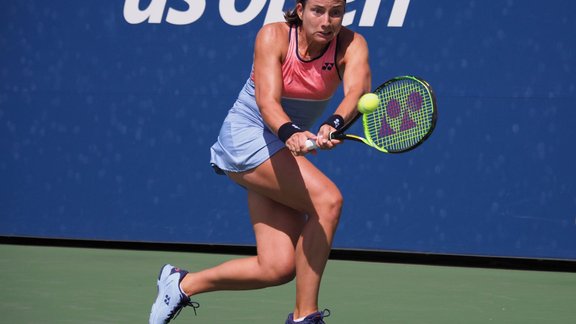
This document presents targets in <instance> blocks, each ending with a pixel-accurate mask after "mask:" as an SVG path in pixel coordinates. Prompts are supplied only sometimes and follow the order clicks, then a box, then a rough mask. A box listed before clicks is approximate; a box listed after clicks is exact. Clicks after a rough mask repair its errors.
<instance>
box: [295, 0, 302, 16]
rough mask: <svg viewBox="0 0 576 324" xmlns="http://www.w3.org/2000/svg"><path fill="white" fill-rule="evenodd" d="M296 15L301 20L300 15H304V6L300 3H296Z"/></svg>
mask: <svg viewBox="0 0 576 324" xmlns="http://www.w3.org/2000/svg"><path fill="white" fill-rule="evenodd" d="M296 14H297V15H298V18H300V20H302V15H303V14H304V5H303V4H302V1H298V3H297V4H296Z"/></svg>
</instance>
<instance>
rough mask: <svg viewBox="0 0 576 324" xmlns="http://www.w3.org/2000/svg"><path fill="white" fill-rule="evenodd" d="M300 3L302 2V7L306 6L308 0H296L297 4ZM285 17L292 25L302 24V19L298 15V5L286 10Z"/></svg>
mask: <svg viewBox="0 0 576 324" xmlns="http://www.w3.org/2000/svg"><path fill="white" fill-rule="evenodd" d="M299 3H301V4H302V7H303V8H304V6H305V5H306V0H296V5H298V4H299ZM284 19H285V20H286V22H287V23H288V24H290V25H297V26H301V25H302V19H300V17H298V13H297V12H296V6H294V8H292V9H290V10H287V11H286V12H284Z"/></svg>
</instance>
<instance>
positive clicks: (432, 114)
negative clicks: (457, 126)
mask: <svg viewBox="0 0 576 324" xmlns="http://www.w3.org/2000/svg"><path fill="white" fill-rule="evenodd" d="M373 92H374V93H375V94H376V95H378V98H379V101H380V103H379V105H378V108H377V109H376V110H375V111H374V112H372V113H370V114H364V115H362V124H363V127H364V136H365V137H366V140H367V141H368V142H369V143H370V145H371V146H373V147H375V148H376V149H378V150H380V151H382V152H386V153H401V152H406V151H410V150H412V149H414V148H416V147H418V146H419V145H420V144H422V143H423V142H424V141H425V140H426V139H427V138H428V137H429V136H430V134H432V131H433V130H434V128H435V127H436V119H437V115H438V112H437V106H436V97H435V95H434V92H433V90H432V87H430V85H429V84H428V82H426V81H425V80H423V79H421V78H419V77H415V76H400V77H396V78H393V79H390V80H388V81H386V82H385V83H383V84H382V85H380V86H379V87H378V88H376V89H375V90H374V91H373Z"/></svg>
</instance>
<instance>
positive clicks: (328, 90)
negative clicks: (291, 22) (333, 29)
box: [282, 26, 341, 100]
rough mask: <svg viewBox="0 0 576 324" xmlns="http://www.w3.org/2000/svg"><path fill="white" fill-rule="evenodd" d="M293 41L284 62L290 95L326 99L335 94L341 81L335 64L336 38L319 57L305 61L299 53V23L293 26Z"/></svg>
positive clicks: (284, 73) (284, 78)
mask: <svg viewBox="0 0 576 324" xmlns="http://www.w3.org/2000/svg"><path fill="white" fill-rule="evenodd" d="M289 35H290V36H289V37H290V45H288V52H287V53H286V59H285V60H284V63H283V64H282V78H283V80H284V91H283V92H282V96H283V97H285V98H291V99H309V100H326V99H329V98H331V97H332V95H333V94H334V92H336V89H337V88H338V85H339V84H340V81H341V79H340V74H339V73H338V67H337V66H336V45H337V38H335V39H334V40H332V41H331V42H330V44H329V45H328V47H327V48H326V51H325V52H324V53H323V54H322V55H321V56H320V57H317V58H314V59H312V60H309V61H305V60H303V59H302V58H300V55H299V54H298V27H295V26H292V27H290V34H289Z"/></svg>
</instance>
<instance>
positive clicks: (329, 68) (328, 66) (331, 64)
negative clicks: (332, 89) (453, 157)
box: [322, 63, 334, 71]
mask: <svg viewBox="0 0 576 324" xmlns="http://www.w3.org/2000/svg"><path fill="white" fill-rule="evenodd" d="M333 67H334V63H324V66H323V67H322V70H324V71H326V70H328V71H330V70H332V68H333Z"/></svg>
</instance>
